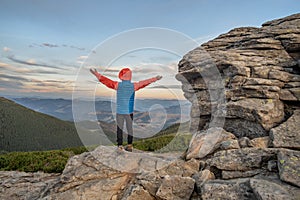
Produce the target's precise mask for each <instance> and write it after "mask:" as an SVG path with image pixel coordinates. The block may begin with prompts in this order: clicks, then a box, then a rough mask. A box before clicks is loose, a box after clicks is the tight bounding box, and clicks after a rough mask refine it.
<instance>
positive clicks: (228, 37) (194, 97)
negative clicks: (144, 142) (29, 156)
mask: <svg viewBox="0 0 300 200" xmlns="http://www.w3.org/2000/svg"><path fill="white" fill-rule="evenodd" d="M299 59H300V14H295V15H292V16H289V17H286V18H282V19H278V20H273V21H270V22H266V23H264V24H263V26H262V27H261V28H251V27H247V28H237V29H234V30H232V31H230V32H228V33H226V34H222V35H220V36H219V37H217V38H216V39H214V40H211V41H209V42H207V43H205V44H203V45H201V46H200V47H198V48H196V49H194V50H192V51H191V52H189V53H187V54H186V55H185V56H184V57H183V59H182V60H181V61H180V63H179V74H178V76H177V78H178V79H179V80H180V81H182V84H183V86H182V88H183V91H184V94H185V96H186V98H187V99H189V100H190V101H191V102H192V104H193V106H192V110H191V118H192V121H191V125H192V126H191V127H192V129H191V131H192V132H193V134H194V135H193V137H192V140H191V143H190V146H189V149H187V151H186V152H185V153H184V154H183V155H182V156H181V157H176V156H175V157H174V155H172V154H169V155H168V154H167V155H160V154H159V155H155V154H152V153H145V152H133V153H128V152H124V153H118V152H117V151H116V149H115V147H104V146H100V147H98V148H97V149H96V150H94V151H92V152H87V153H83V154H81V155H77V156H74V157H72V158H71V159H70V160H69V161H68V163H67V165H66V168H65V170H64V171H63V173H62V174H44V173H24V172H0V180H1V183H0V199H43V200H51V199H75V200H76V199H93V200H94V199H101V200H105V199H109V200H110V199H112V200H114V199H122V200H123V199H124V200H125V199H129V200H133V199H144V200H148V199H149V200H154V199H160V200H161V199H172V200H173V199H192V200H196V199H249V200H250V199H257V200H274V199H278V200H279V199H280V200H281V199H286V200H289V199H300V126H299V121H300V62H299ZM216 69H217V72H218V74H217V75H216V74H214V73H212V72H216ZM212 121H213V122H214V123H211V122H212Z"/></svg>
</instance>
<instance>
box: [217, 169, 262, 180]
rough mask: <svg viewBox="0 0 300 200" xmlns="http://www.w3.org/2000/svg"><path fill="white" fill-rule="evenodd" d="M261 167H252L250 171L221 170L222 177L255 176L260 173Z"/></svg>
mask: <svg viewBox="0 0 300 200" xmlns="http://www.w3.org/2000/svg"><path fill="white" fill-rule="evenodd" d="M261 172H262V170H261V169H254V170H250V171H225V170H223V171H222V179H225V180H227V179H235V178H247V177H252V176H255V175H257V174H259V173H261Z"/></svg>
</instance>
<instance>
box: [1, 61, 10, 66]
mask: <svg viewBox="0 0 300 200" xmlns="http://www.w3.org/2000/svg"><path fill="white" fill-rule="evenodd" d="M0 67H9V64H7V63H2V62H0Z"/></svg>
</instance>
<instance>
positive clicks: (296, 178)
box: [278, 150, 300, 187]
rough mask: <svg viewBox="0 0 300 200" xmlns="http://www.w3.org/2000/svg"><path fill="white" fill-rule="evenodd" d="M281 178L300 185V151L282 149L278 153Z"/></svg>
mask: <svg viewBox="0 0 300 200" xmlns="http://www.w3.org/2000/svg"><path fill="white" fill-rule="evenodd" d="M278 169H279V175H280V179H281V180H283V181H285V182H288V183H291V184H293V185H296V186H298V187H300V152H299V151H293V150H281V151H279V153H278Z"/></svg>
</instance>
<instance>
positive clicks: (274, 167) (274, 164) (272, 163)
mask: <svg viewBox="0 0 300 200" xmlns="http://www.w3.org/2000/svg"><path fill="white" fill-rule="evenodd" d="M268 171H270V172H278V167H277V160H269V162H268Z"/></svg>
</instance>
